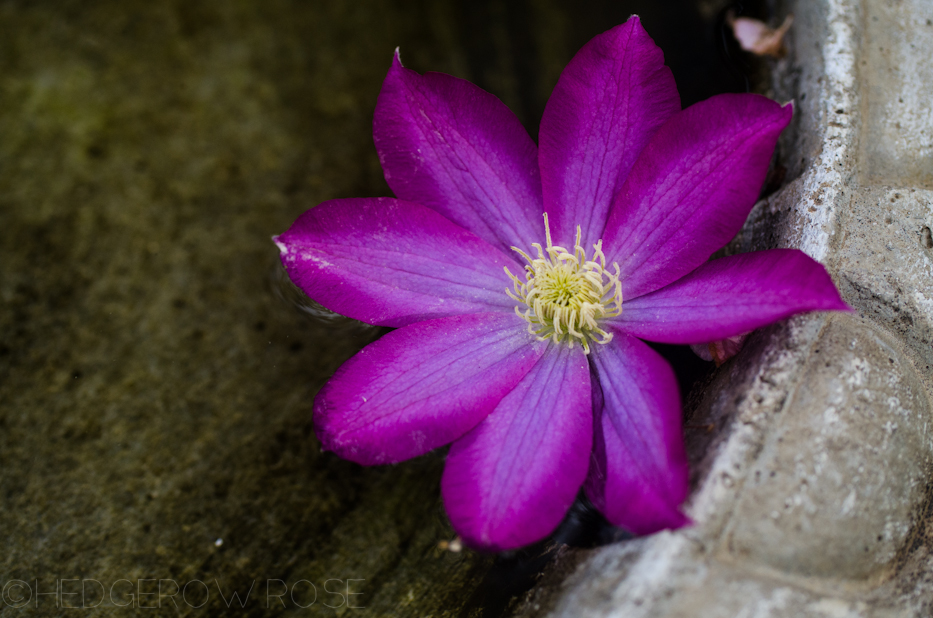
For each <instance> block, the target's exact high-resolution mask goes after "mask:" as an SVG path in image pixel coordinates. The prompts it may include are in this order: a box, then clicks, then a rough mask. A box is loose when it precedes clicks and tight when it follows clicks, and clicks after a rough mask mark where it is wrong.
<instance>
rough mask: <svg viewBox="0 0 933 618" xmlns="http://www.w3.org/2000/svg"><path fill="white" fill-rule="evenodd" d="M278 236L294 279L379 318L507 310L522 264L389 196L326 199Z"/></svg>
mask: <svg viewBox="0 0 933 618" xmlns="http://www.w3.org/2000/svg"><path fill="white" fill-rule="evenodd" d="M275 241H276V244H278V245H279V247H280V248H281V250H282V263H283V264H285V268H286V269H287V270H288V274H289V276H290V277H291V279H292V281H294V282H295V284H297V285H298V287H300V288H301V289H302V290H303V291H304V292H305V294H307V295H308V296H310V297H311V298H313V299H314V300H315V301H317V302H319V303H321V304H322V305H324V306H325V307H327V308H328V309H330V310H331V311H336V312H337V313H340V314H342V315H345V316H348V317H351V318H354V319H357V320H362V321H363V322H368V323H370V324H379V325H381V326H404V325H406V324H410V323H412V322H418V321H420V320H427V319H431V318H436V317H441V316H448V315H458V314H465V313H478V312H485V311H490V310H495V309H501V310H503V311H512V310H513V307H514V305H515V303H514V302H513V301H512V300H510V299H509V298H508V296H506V294H505V289H506V288H507V287H510V284H511V282H510V280H509V278H508V277H507V276H506V275H505V272H504V271H503V267H504V266H509V267H510V268H511V269H513V270H514V271H515V272H520V271H521V265H520V264H519V263H518V262H516V261H515V260H514V259H513V258H512V256H511V255H508V254H505V253H503V252H502V251H500V250H499V249H497V248H496V247H493V246H492V245H490V244H489V243H487V242H486V241H484V240H482V239H480V238H477V237H476V236H475V235H474V234H472V233H470V232H468V231H467V230H465V229H463V228H462V227H460V226H458V225H455V224H453V223H451V222H450V221H448V220H447V219H445V218H444V217H443V216H441V215H439V214H437V213H436V212H434V211H433V210H431V209H429V208H425V207H424V206H421V205H420V204H415V203H412V202H403V201H401V200H395V199H392V198H387V197H384V198H371V199H364V198H360V199H344V200H332V201H330V202H324V203H323V204H321V205H320V206H318V207H317V208H312V209H311V210H309V211H307V212H306V213H304V214H303V215H302V216H301V217H299V218H298V220H297V221H296V222H295V223H294V225H292V227H291V228H289V230H288V231H287V232H285V233H284V234H282V235H281V236H278V237H276V239H275Z"/></svg>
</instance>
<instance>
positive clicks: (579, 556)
mask: <svg viewBox="0 0 933 618" xmlns="http://www.w3.org/2000/svg"><path fill="white" fill-rule="evenodd" d="M779 4H781V6H779V7H778V11H777V13H778V17H783V16H784V15H786V14H787V13H793V14H794V15H795V18H796V19H795V22H794V26H793V28H792V29H791V32H790V34H789V37H788V45H789V54H788V56H787V57H786V58H784V59H782V60H780V61H777V62H776V63H775V65H774V66H773V69H774V71H773V81H772V91H771V92H769V93H768V94H769V95H770V96H772V97H773V98H775V99H777V100H780V101H784V100H790V99H793V100H794V101H795V106H796V116H795V120H794V122H793V123H792V125H791V127H790V128H789V129H788V130H787V131H786V132H785V135H783V136H782V138H781V142H780V144H779V147H778V165H781V166H783V167H785V169H786V171H787V176H786V177H787V178H789V179H790V181H789V182H787V183H786V184H785V186H784V187H783V188H782V189H781V190H780V191H778V192H777V193H775V194H773V195H771V196H769V197H768V198H766V199H765V200H763V201H761V202H760V203H759V204H758V205H757V206H756V207H755V209H754V210H753V212H752V214H751V216H750V217H749V220H748V222H747V223H746V225H745V227H744V229H743V231H742V232H741V233H740V234H739V235H738V236H737V237H736V239H735V240H734V241H733V242H732V243H731V244H730V246H729V248H728V251H730V252H735V253H738V252H744V251H752V250H759V249H768V248H774V247H796V248H799V249H802V250H804V251H805V252H807V253H808V254H809V255H810V256H811V257H813V258H815V259H817V260H819V261H820V262H822V263H823V264H825V265H826V267H827V268H828V270H829V271H830V273H832V275H833V278H834V280H835V281H836V283H837V285H838V286H839V289H840V291H841V292H842V294H843V297H844V298H845V300H846V301H847V302H848V303H849V304H850V305H852V306H853V307H854V308H855V309H856V311H857V313H856V314H851V315H825V314H824V315H821V314H812V315H806V316H800V317H797V318H794V319H792V320H789V321H787V322H784V323H781V324H777V325H774V326H772V327H770V328H767V329H763V330H761V331H758V332H756V333H755V334H753V335H752V336H751V337H750V338H749V340H748V342H747V343H746V345H745V348H744V349H743V350H742V351H741V353H740V354H739V355H738V356H737V357H736V358H734V359H732V360H731V361H729V362H727V363H726V364H725V365H723V366H722V367H721V368H720V369H719V370H718V371H717V372H716V373H715V374H714V377H713V378H712V381H711V383H710V384H709V386H708V387H707V388H706V389H705V391H704V393H703V395H702V398H701V399H700V401H699V403H698V404H696V405H695V406H694V409H692V411H691V416H690V418H688V420H687V427H688V429H687V431H688V434H687V441H688V449H689V451H690V456H691V464H692V487H693V492H692V494H691V497H690V499H689V502H688V507H687V510H688V514H689V515H690V516H691V518H692V519H693V520H694V521H695V522H696V525H695V526H693V527H691V528H686V529H683V530H679V531H676V532H666V533H662V534H657V535H654V536H651V537H646V538H640V539H635V540H631V541H623V542H620V543H617V544H614V545H610V546H606V547H602V548H599V549H596V550H590V551H565V552H562V553H561V554H560V555H559V559H558V561H557V562H556V564H555V566H554V567H553V568H552V576H551V577H546V578H545V579H544V580H543V582H542V584H541V585H539V586H538V588H537V589H536V590H534V591H533V592H532V593H531V595H530V596H529V598H528V600H527V601H526V603H525V605H524V606H523V607H522V608H520V609H519V611H518V613H517V615H519V616H526V617H528V616H552V617H558V616H559V617H562V618H563V617H567V618H570V617H574V618H577V617H583V616H587V617H589V616H594V617H595V616H600V617H608V616H613V617H619V618H622V617H625V618H642V617H644V618H655V617H657V618H662V617H663V618H675V617H676V618H681V617H683V618H687V617H690V618H720V617H721V618H727V617H729V618H731V617H734V616H742V617H755V618H779V617H780V618H784V617H787V618H801V617H802V618H808V617H814V618H823V617H826V618H830V617H833V618H855V617H865V618H882V617H893V616H909V617H918V618H919V617H922V616H930V615H933V551H931V550H933V500H931V497H933V484H931V481H933V405H931V401H933V234H931V232H930V230H931V229H933V111H931V107H930V105H929V102H930V100H933V63H930V61H929V59H930V58H931V57H933V4H931V3H929V2H927V1H925V0H901V1H899V2H890V1H885V0H863V1H857V0H819V1H808V0H798V1H789V2H784V3H779Z"/></svg>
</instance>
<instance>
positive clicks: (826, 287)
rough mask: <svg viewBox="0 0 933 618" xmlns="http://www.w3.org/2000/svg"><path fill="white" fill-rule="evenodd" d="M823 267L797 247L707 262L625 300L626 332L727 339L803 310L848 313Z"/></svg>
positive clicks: (684, 339)
mask: <svg viewBox="0 0 933 618" xmlns="http://www.w3.org/2000/svg"><path fill="white" fill-rule="evenodd" d="M848 309H849V307H848V305H846V304H845V302H843V300H842V298H840V296H839V292H838V291H837V290H836V286H835V285H833V282H832V279H830V278H829V275H828V274H827V273H826V269H825V268H823V266H822V265H821V264H820V263H818V262H816V261H814V260H813V259H812V258H810V257H809V256H808V255H807V254H805V253H803V252H802V251H798V250H796V249H771V250H769V251H758V252H755V253H743V254H740V255H733V256H729V257H724V258H720V259H718V260H713V261H711V262H707V263H706V264H704V265H702V266H700V267H699V268H697V269H696V270H695V271H693V272H692V273H690V274H689V275H687V276H686V277H684V278H682V279H680V280H679V281H676V282H674V283H672V284H670V285H668V286H667V287H664V288H661V289H660V290H657V291H655V292H652V293H650V294H646V295H644V296H641V297H639V298H636V299H634V300H632V301H629V302H626V303H625V304H624V308H623V311H622V315H621V316H619V318H618V319H617V323H618V324H619V326H620V327H621V328H623V329H625V331H626V332H627V333H630V334H632V335H635V336H636V337H641V338H642V339H648V340H650V341H659V342H662V343H688V344H693V343H704V342H708V341H715V340H718V339H726V338H727V337H733V336H735V335H740V334H742V333H747V332H749V331H751V330H754V329H756V328H759V327H761V326H764V325H765V324H770V323H771V322H776V321H778V320H781V319H783V318H786V317H789V316H791V315H794V314H795V313H803V312H805V311H846V310H848Z"/></svg>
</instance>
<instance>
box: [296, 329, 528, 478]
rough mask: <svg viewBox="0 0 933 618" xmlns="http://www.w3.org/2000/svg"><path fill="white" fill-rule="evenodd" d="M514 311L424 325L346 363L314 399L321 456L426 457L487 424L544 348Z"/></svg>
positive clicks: (376, 460) (374, 460)
mask: <svg viewBox="0 0 933 618" xmlns="http://www.w3.org/2000/svg"><path fill="white" fill-rule="evenodd" d="M522 324H523V323H522V321H521V320H520V319H519V318H518V317H517V316H515V315H514V314H507V313H486V314H476V315H464V316H456V317H450V318H441V319H438V320H430V321H427V322H419V323H417V324H412V325H411V326H406V327H405V328H401V329H399V330H396V331H392V332H391V333H389V334H387V335H385V336H384V337H382V338H381V339H379V340H377V341H375V342H374V343H371V344H370V345H368V346H366V347H365V348H363V350H362V351H361V352H360V353H359V354H357V355H356V356H354V357H353V358H351V359H350V360H349V361H347V362H346V363H344V365H343V366H342V367H340V369H338V370H337V372H336V373H335V374H334V377H333V378H331V380H330V381H329V382H328V383H327V384H325V385H324V388H322V389H321V392H320V393H318V395H317V397H315V400H314V429H315V433H316V434H317V436H318V438H319V439H320V440H321V445H322V447H323V448H324V450H328V451H334V452H335V453H337V454H338V455H340V456H341V457H343V458H344V459H349V460H350V461H355V462H356V463H360V464H363V465H374V464H386V463H394V462H397V461H402V460H404V459H409V458H411V457H415V456H417V455H421V454H423V453H426V452H428V451H430V450H432V449H435V448H437V447H439V446H443V445H444V444H448V443H450V442H451V441H453V440H455V439H457V438H459V437H460V436H462V435H463V434H464V433H466V432H467V431H469V430H470V429H472V428H473V427H474V426H475V425H476V424H477V423H479V422H480V421H481V420H483V419H484V418H485V417H486V416H487V415H488V414H489V413H490V412H491V411H492V410H493V409H494V408H495V407H496V405H497V404H498V403H499V402H500V401H501V400H502V398H503V397H505V395H506V394H507V393H508V392H509V391H511V390H512V389H513V388H514V387H515V385H516V384H518V382H519V381H520V380H521V379H522V378H523V377H524V376H525V374H526V373H528V371H529V369H531V367H533V366H534V364H535V362H536V361H537V360H538V358H539V357H540V356H541V354H543V353H544V350H545V348H546V347H547V346H546V344H543V343H539V342H536V341H534V338H533V337H531V336H530V335H529V334H528V333H527V332H526V331H525V329H524V328H523V327H522Z"/></svg>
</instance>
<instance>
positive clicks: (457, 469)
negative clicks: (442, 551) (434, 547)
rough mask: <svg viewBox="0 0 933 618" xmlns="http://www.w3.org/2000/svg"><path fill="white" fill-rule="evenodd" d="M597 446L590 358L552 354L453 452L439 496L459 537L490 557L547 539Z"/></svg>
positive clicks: (564, 350) (561, 350) (554, 350)
mask: <svg viewBox="0 0 933 618" xmlns="http://www.w3.org/2000/svg"><path fill="white" fill-rule="evenodd" d="M592 444H593V420H592V414H591V412H590V373H589V368H588V366H587V361H586V356H584V354H583V353H582V352H581V351H580V349H579V348H576V349H569V348H568V347H566V346H563V345H561V346H551V348H550V349H548V351H547V353H546V354H544V356H542V357H541V359H540V360H539V361H538V363H537V364H536V365H535V366H534V368H533V369H532V370H531V371H529V372H528V374H527V375H525V377H524V379H522V381H521V382H520V383H519V384H518V386H516V387H515V389H514V390H513V391H512V392H511V393H509V394H508V395H506V396H505V398H504V399H503V400H502V401H501V402H500V403H499V405H498V406H497V407H496V409H495V410H494V411H493V412H492V414H490V415H489V416H488V417H486V419H485V420H484V421H483V422H482V423H480V424H479V425H477V426H476V428H474V429H473V430H472V431H470V432H469V433H468V434H466V435H465V436H464V437H463V438H461V439H459V440H457V441H456V442H454V444H453V446H452V447H451V449H450V454H449V455H448V457H447V466H446V468H444V477H443V479H442V481H441V492H442V493H443V496H444V504H445V506H446V508H447V513H448V514H449V515H450V521H451V523H452V524H453V527H454V530H456V532H457V534H459V535H460V536H462V537H463V539H464V541H466V542H467V544H469V545H471V546H473V547H477V548H482V549H487V550H492V551H501V550H505V549H514V548H516V547H520V546H522V545H527V544H528V543H532V542H534V541H537V540H539V539H541V538H544V537H545V536H547V535H548V534H549V533H550V532H552V531H553V530H554V529H555V528H556V527H557V525H558V524H559V523H560V522H561V520H562V519H563V517H564V515H565V514H566V513H567V509H569V508H570V505H571V504H572V503H573V501H574V499H575V498H576V495H577V492H578V491H579V489H580V486H581V485H582V484H583V480H584V478H585V477H586V471H587V462H588V459H589V453H590V450H591V447H592Z"/></svg>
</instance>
